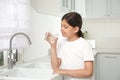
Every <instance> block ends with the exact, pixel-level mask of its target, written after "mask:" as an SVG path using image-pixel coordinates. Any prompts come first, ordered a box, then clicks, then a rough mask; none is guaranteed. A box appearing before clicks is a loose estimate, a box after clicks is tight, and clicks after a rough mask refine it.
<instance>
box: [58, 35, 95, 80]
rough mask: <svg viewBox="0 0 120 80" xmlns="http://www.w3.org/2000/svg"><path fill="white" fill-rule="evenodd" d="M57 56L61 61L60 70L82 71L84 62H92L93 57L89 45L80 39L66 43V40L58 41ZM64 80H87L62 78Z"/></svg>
mask: <svg viewBox="0 0 120 80" xmlns="http://www.w3.org/2000/svg"><path fill="white" fill-rule="evenodd" d="M57 55H58V57H59V58H60V59H61V61H62V63H61V69H70V70H74V69H84V61H93V60H94V55H93V52H92V48H91V46H90V45H89V43H88V42H87V41H86V40H85V39H84V38H82V37H80V38H79V39H77V40H75V41H72V42H68V41H67V39H59V40H58V47H57ZM64 80H89V79H81V78H73V77H70V76H64Z"/></svg>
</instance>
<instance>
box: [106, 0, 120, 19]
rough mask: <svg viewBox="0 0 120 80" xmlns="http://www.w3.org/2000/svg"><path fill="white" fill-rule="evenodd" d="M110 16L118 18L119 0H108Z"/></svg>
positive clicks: (119, 13)
mask: <svg viewBox="0 0 120 80" xmlns="http://www.w3.org/2000/svg"><path fill="white" fill-rule="evenodd" d="M109 1H110V2H109V5H108V6H109V12H108V13H109V14H110V17H115V18H120V0H109Z"/></svg>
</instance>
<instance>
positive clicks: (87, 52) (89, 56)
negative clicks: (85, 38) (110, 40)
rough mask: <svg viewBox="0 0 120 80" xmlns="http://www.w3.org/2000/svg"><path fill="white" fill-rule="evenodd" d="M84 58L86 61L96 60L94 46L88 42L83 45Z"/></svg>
mask: <svg viewBox="0 0 120 80" xmlns="http://www.w3.org/2000/svg"><path fill="white" fill-rule="evenodd" d="M83 60H84V61H94V54H93V51H92V47H91V46H90V45H89V44H88V43H86V44H85V45H84V47H83Z"/></svg>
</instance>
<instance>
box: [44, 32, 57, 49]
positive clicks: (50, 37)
mask: <svg viewBox="0 0 120 80" xmlns="http://www.w3.org/2000/svg"><path fill="white" fill-rule="evenodd" d="M45 40H46V41H48V43H49V44H50V45H51V46H52V47H56V44H57V40H58V38H57V37H55V36H53V35H52V34H51V33H50V32H46V33H45Z"/></svg>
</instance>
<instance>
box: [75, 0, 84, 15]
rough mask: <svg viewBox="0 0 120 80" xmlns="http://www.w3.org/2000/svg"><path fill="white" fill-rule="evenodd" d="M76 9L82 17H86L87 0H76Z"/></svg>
mask: <svg viewBox="0 0 120 80" xmlns="http://www.w3.org/2000/svg"><path fill="white" fill-rule="evenodd" d="M75 11H76V12H78V13H79V14H80V15H81V16H82V17H86V1H85V0H75Z"/></svg>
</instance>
